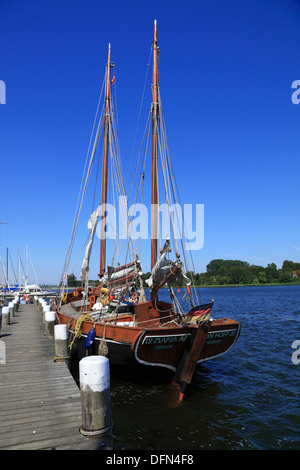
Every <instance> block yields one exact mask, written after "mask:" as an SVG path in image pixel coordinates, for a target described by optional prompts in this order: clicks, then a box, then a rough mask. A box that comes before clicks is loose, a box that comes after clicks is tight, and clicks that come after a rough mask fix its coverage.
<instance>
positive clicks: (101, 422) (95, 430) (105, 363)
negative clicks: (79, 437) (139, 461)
mask: <svg viewBox="0 0 300 470" xmlns="http://www.w3.org/2000/svg"><path fill="white" fill-rule="evenodd" d="M79 382H80V395H81V409H82V427H81V428H80V432H81V434H83V435H84V436H86V437H89V438H91V439H99V437H100V436H101V435H104V434H106V436H105V440H106V442H108V447H109V448H112V443H111V440H112V428H113V422H112V416H111V399H110V371H109V360H108V359H107V358H106V357H104V356H87V357H85V358H83V359H81V361H80V362H79Z"/></svg>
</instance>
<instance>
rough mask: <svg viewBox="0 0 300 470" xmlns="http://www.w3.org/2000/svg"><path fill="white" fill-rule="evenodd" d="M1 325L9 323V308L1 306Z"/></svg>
mask: <svg viewBox="0 0 300 470" xmlns="http://www.w3.org/2000/svg"><path fill="white" fill-rule="evenodd" d="M2 325H3V326H5V325H10V308H9V307H2Z"/></svg>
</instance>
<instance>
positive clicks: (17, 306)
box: [13, 296, 20, 312]
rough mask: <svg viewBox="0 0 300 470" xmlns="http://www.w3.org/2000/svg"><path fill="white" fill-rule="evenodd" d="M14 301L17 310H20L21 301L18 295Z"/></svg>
mask: <svg viewBox="0 0 300 470" xmlns="http://www.w3.org/2000/svg"><path fill="white" fill-rule="evenodd" d="M13 303H14V304H15V311H16V312H17V311H18V310H19V303H20V299H19V297H18V296H16V297H15V298H14V300H13Z"/></svg>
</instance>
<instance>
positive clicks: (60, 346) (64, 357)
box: [54, 325, 69, 362]
mask: <svg viewBox="0 0 300 470" xmlns="http://www.w3.org/2000/svg"><path fill="white" fill-rule="evenodd" d="M54 342H55V361H56V362H67V361H68V359H69V351H68V326H67V325H55V326H54Z"/></svg>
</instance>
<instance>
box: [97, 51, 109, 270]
mask: <svg viewBox="0 0 300 470" xmlns="http://www.w3.org/2000/svg"><path fill="white" fill-rule="evenodd" d="M110 67H111V62H110V43H109V44H108V60H107V64H106V85H105V116H104V141H103V162H102V186H101V205H102V208H105V205H106V203H107V174H108V148H109V126H110V114H109V106H110ZM105 214H106V211H105V212H104V211H103V210H102V218H101V232H100V233H101V240H100V276H103V274H104V273H105V264H106V233H105V225H106V224H105V222H106V217H105Z"/></svg>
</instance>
